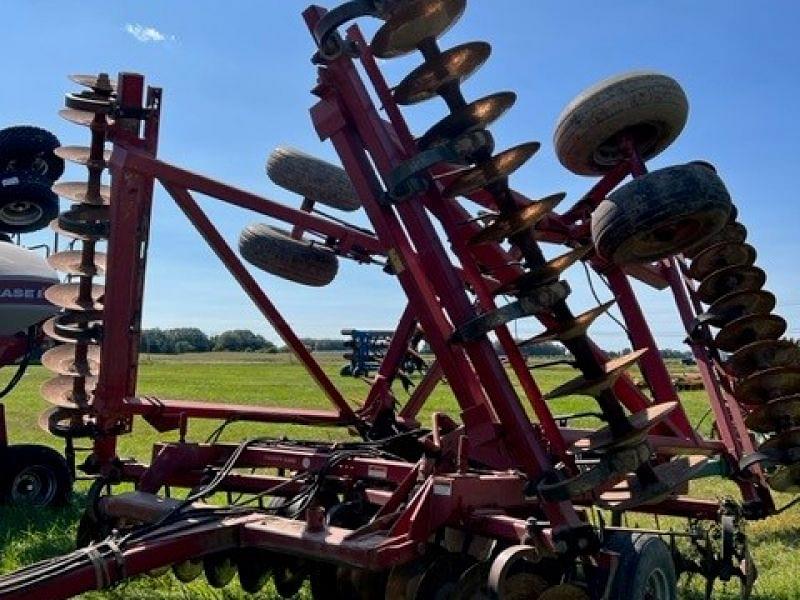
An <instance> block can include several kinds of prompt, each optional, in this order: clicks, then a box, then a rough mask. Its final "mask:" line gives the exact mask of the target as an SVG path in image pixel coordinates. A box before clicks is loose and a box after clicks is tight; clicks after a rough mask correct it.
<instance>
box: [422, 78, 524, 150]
mask: <svg viewBox="0 0 800 600" xmlns="http://www.w3.org/2000/svg"><path fill="white" fill-rule="evenodd" d="M516 100H517V95H516V94H515V93H514V92H500V93H498V94H492V95H491V96H486V97H485V98H481V99H479V100H476V101H475V102H472V103H470V104H467V105H466V106H464V107H463V108H460V109H458V110H457V111H456V112H454V113H452V114H450V115H448V116H446V117H445V118H444V119H442V120H441V121H439V122H438V123H437V124H436V125H434V126H433V127H431V128H430V129H429V130H428V131H427V132H426V133H425V134H424V135H423V136H422V137H421V138H419V140H417V145H418V146H419V148H420V150H427V149H428V148H430V147H431V146H437V145H439V144H442V143H446V142H449V141H450V140H455V139H458V138H460V137H461V136H463V135H466V134H467V133H471V132H473V131H478V130H479V129H486V128H487V127H488V126H489V125H491V124H492V123H494V122H495V121H496V120H497V119H499V118H500V117H501V116H503V114H505V112H506V111H507V110H508V109H509V108H511V107H512V106H513V105H514V102H516Z"/></svg>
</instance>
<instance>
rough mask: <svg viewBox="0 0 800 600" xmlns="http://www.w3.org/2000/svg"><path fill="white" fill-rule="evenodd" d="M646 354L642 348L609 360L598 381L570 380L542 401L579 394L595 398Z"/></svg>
mask: <svg viewBox="0 0 800 600" xmlns="http://www.w3.org/2000/svg"><path fill="white" fill-rule="evenodd" d="M646 352H647V349H646V348H643V349H642V350H636V351H635V352H631V353H630V354H626V355H625V356H620V357H619V358H615V359H613V360H610V361H608V362H607V363H606V364H605V365H603V371H604V375H603V377H601V378H598V379H586V378H585V377H583V376H579V377H576V378H575V379H571V380H570V381H568V382H567V383H564V384H562V385H560V386H558V387H557V388H555V389H554V390H552V391H551V392H549V393H547V394H545V395H544V399H545V400H553V399H555V398H562V397H564V396H572V395H574V394H579V395H582V396H596V395H597V394H599V393H600V392H602V391H603V390H607V389H608V388H610V387H611V386H612V385H614V382H615V381H616V380H617V378H618V377H619V376H620V375H621V374H622V373H623V371H625V370H626V369H628V368H630V367H632V366H633V365H635V364H636V362H637V361H638V360H639V359H640V358H641V357H642V355H644V354H645V353H646Z"/></svg>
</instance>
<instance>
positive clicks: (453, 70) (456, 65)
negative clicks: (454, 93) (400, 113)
mask: <svg viewBox="0 0 800 600" xmlns="http://www.w3.org/2000/svg"><path fill="white" fill-rule="evenodd" d="M491 53H492V47H491V46H490V45H489V44H487V43H486V42H470V43H468V44H462V45H460V46H456V47H455V48H451V49H450V50H447V51H446V52H443V53H442V54H440V55H438V56H435V57H432V58H430V59H428V60H427V61H426V62H425V64H423V65H422V66H420V67H417V68H416V69H414V70H413V71H412V72H411V73H410V74H409V75H408V76H407V77H406V78H405V79H403V81H401V82H400V84H399V85H398V86H397V87H396V88H395V89H394V99H395V102H397V103H398V104H400V105H404V106H408V105H410V104H417V103H418V102H423V101H425V100H429V99H430V98H433V97H434V96H436V94H437V92H438V91H439V90H440V89H442V88H443V87H444V86H446V85H450V84H461V83H464V82H465V81H466V80H467V79H468V78H469V77H470V76H471V75H472V74H473V73H474V72H475V71H477V70H478V69H479V68H480V67H481V66H482V65H483V64H484V63H485V62H486V60H487V59H488V58H489V55H490V54H491Z"/></svg>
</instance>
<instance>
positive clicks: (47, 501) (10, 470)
mask: <svg viewBox="0 0 800 600" xmlns="http://www.w3.org/2000/svg"><path fill="white" fill-rule="evenodd" d="M2 456H3V464H4V465H5V468H4V469H3V472H2V474H0V489H2V494H3V499H4V500H5V502H7V503H10V504H19V505H29V506H62V505H64V504H66V503H67V502H68V501H69V498H70V495H71V494H72V476H71V475H70V472H69V467H68V466H67V461H66V460H64V457H63V456H61V455H60V454H59V453H58V452H56V451H55V450H53V449H52V448H48V447H46V446H37V445H19V446H9V447H8V448H6V449H5V451H4V452H3V455H2Z"/></svg>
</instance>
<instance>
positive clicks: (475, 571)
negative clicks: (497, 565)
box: [448, 562, 516, 600]
mask: <svg viewBox="0 0 800 600" xmlns="http://www.w3.org/2000/svg"><path fill="white" fill-rule="evenodd" d="M488 574H489V566H488V565H487V564H485V563H482V562H478V563H476V564H474V565H472V566H471V567H469V568H467V569H466V570H465V571H464V573H462V575H461V577H459V578H458V581H456V583H455V585H454V586H453V587H452V590H451V591H449V592H448V598H451V599H452V600H489V598H490V596H489V593H488V592H487V591H485V588H486V580H487V577H488ZM503 597H504V598H508V596H507V595H506V596H503ZM514 597H516V596H514Z"/></svg>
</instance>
